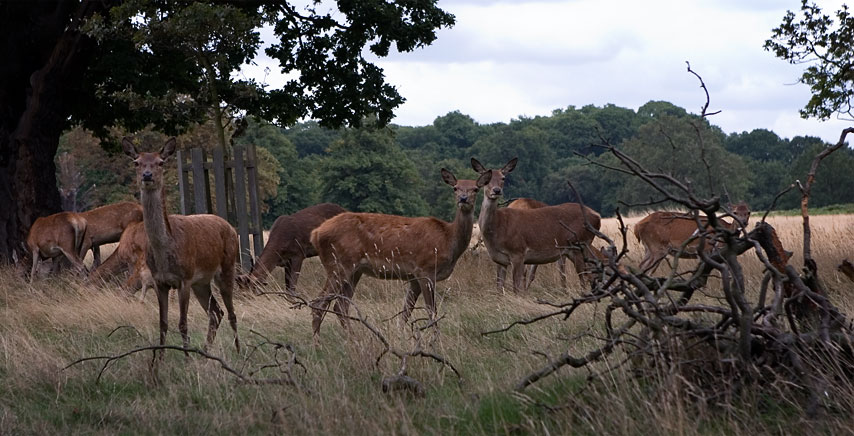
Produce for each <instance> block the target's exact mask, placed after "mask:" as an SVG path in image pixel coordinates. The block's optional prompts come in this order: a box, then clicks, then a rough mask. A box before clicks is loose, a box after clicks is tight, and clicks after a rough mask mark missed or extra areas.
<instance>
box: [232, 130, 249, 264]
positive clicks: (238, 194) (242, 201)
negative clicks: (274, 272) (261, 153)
mask: <svg viewBox="0 0 854 436" xmlns="http://www.w3.org/2000/svg"><path fill="white" fill-rule="evenodd" d="M243 151H244V150H243V146H241V145H235V146H234V200H235V201H234V203H235V211H236V212H237V234H238V235H239V236H240V264H241V265H242V266H243V269H244V270H246V271H249V269H251V267H252V254H251V253H252V252H251V250H250V249H249V216H248V214H247V213H246V212H247V211H246V168H245V167H244V162H243Z"/></svg>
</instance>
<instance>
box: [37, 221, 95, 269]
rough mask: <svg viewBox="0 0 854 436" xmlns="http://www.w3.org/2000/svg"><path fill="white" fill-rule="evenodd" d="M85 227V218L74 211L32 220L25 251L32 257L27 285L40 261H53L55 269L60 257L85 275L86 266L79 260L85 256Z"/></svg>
mask: <svg viewBox="0 0 854 436" xmlns="http://www.w3.org/2000/svg"><path fill="white" fill-rule="evenodd" d="M87 228H88V227H87V223H86V219H84V218H83V217H82V216H80V214H77V213H74V212H59V213H55V214H53V215H48V216H43V217H39V218H36V220H35V222H33V225H32V226H30V231H29V233H28V234H27V241H26V244H27V251H28V252H29V253H30V255H32V257H33V268H32V271H31V272H30V283H33V280H34V279H35V277H36V274H37V272H38V269H39V262H40V261H41V260H43V259H53V260H54V262H55V263H54V266H57V265H58V264H57V263H56V261H57V260H58V259H57V258H60V257H61V256H64V257H65V258H66V259H68V260H69V261H70V262H71V264H72V265H74V267H75V268H76V269H77V270H78V271H81V272H85V271H86V267H85V266H84V265H83V261H82V260H81V259H82V257H83V254H84V253H85V250H83V240H84V239H85V238H86V234H87V233H86V232H87Z"/></svg>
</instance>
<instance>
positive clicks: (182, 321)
mask: <svg viewBox="0 0 854 436" xmlns="http://www.w3.org/2000/svg"><path fill="white" fill-rule="evenodd" d="M190 288H191V285H190V283H189V282H188V281H185V282H183V283H181V287H180V288H179V289H178V331H179V332H181V342H182V344H183V345H184V348H190V335H189V334H188V333H187V310H188V309H189V308H190ZM184 354H185V355H186V356H189V355H190V354H189V353H187V352H186V351H185V352H184Z"/></svg>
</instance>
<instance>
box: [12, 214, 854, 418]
mask: <svg viewBox="0 0 854 436" xmlns="http://www.w3.org/2000/svg"><path fill="white" fill-rule="evenodd" d="M635 220H636V219H635ZM631 221H632V220H629V222H631ZM770 221H771V223H772V225H774V226H775V227H776V228H777V230H778V233H779V234H780V237H781V239H782V240H783V244H784V245H785V247H786V248H787V249H789V250H792V251H794V252H796V256H795V258H794V259H793V260H792V262H794V264H795V265H797V264H799V262H800V259H801V258H800V253H799V252H800V245H801V241H800V238H801V236H800V234H801V233H800V228H799V226H800V220H799V219H797V218H786V217H774V218H772V219H771V220H770ZM603 228H604V230H605V232H606V233H608V234H609V235H611V236H612V237H616V236H617V228H616V223H615V222H614V221H613V220H604V221H603ZM852 228H854V217H849V216H817V217H813V247H814V248H813V251H814V257H815V258H816V259H817V261H818V263H819V266H820V272H821V274H822V277H823V278H824V279H825V280H826V281H827V283H828V285H829V287H830V288H832V289H833V290H834V292H833V293H832V294H831V298H832V299H833V301H834V303H836V304H838V305H839V306H840V307H842V308H843V309H844V310H847V311H849V312H854V311H852V310H851V306H852V304H854V303H852V301H851V300H852V299H851V298H850V297H849V295H851V291H852V288H854V286H852V285H851V284H850V283H849V282H847V281H845V279H843V278H842V277H841V276H840V275H839V274H837V273H836V272H835V269H834V266H835V265H836V264H837V263H838V262H839V261H840V260H841V259H842V258H844V257H846V256H851V255H850V254H849V253H848V244H847V243H845V242H844V241H849V240H851V236H852V235H851V233H852ZM628 242H629V249H630V259H629V261H630V262H634V263H635V264H637V262H639V260H640V258H641V256H642V254H643V253H642V250H641V247H639V246H638V243H637V240H636V238H635V237H634V235H633V234H631V233H630V234H629V238H628ZM754 257H755V256H753V255H752V254H747V255H745V256H743V257H742V259H743V263H744V266H745V275H746V276H747V277H748V278H749V280H748V285H749V286H750V287H753V288H756V287H758V283H759V280H760V278H761V266H760V264H759V263H758V262H757V261H756V260H755V258H754ZM851 257H854V256H851ZM682 262H683V266H682V268H688V265H687V264H688V263H693V262H695V261H691V260H683V261H682ZM665 268H666V267H665V266H662V270H661V271H664V269H665ZM276 278H277V280H278V283H282V277H281V271H279V272H277V273H276ZM323 280H324V277H323V273H322V269H321V267H320V265H319V263H318V262H316V259H310V260H309V261H307V262H306V263H305V266H304V269H303V273H302V276H301V277H300V282H299V291H300V292H302V293H303V294H305V295H308V296H313V295H317V294H319V293H320V290H321V287H322V285H323ZM558 283H559V278H558V274H557V268H556V267H554V266H546V267H543V268H540V271H539V272H538V276H537V281H536V282H535V283H534V285H533V286H532V288H531V289H530V290H529V293H528V294H526V295H514V294H504V293H500V292H498V291H497V290H496V289H495V267H494V265H493V264H492V263H491V261H489V259H488V257H487V256H486V255H485V254H481V255H471V254H466V255H464V257H463V258H462V259H460V262H459V264H458V266H457V269H456V271H455V272H454V274H453V275H452V276H451V278H450V279H448V280H447V281H444V282H440V283H439V284H438V286H437V294H438V297H437V300H438V302H439V310H440V314H441V315H442V316H443V318H442V320H441V322H440V331H441V333H440V335H439V337H438V339H437V340H436V342H435V343H434V345H433V348H432V351H434V352H436V353H437V354H440V355H442V356H444V357H445V358H447V359H448V360H449V361H450V362H451V363H453V365H454V366H455V367H456V368H457V369H458V370H459V371H460V373H461V374H462V379H461V380H458V379H457V377H456V376H455V375H454V374H453V372H452V371H449V370H447V369H443V368H442V367H441V365H439V364H437V363H435V362H432V361H429V360H427V359H418V358H413V359H410V360H409V362H408V374H409V375H411V376H412V377H414V378H416V379H418V380H419V381H421V382H422V383H424V385H425V386H426V387H427V394H426V396H425V397H423V398H418V397H415V396H412V395H409V394H405V393H397V394H391V395H389V394H385V393H383V392H382V389H381V383H380V382H381V379H382V378H383V377H384V376H388V375H392V374H394V373H396V372H397V370H398V368H399V361H398V360H397V359H396V358H394V357H392V356H386V357H384V358H383V359H382V360H381V361H380V363H379V365H376V363H375V362H376V359H377V357H378V356H379V355H380V353H381V351H382V346H381V344H380V343H379V341H377V340H376V339H374V338H372V337H371V335H370V333H369V332H368V331H367V330H365V329H363V328H361V327H359V326H358V325H355V324H354V325H353V332H354V333H353V335H352V336H348V335H347V334H346V333H345V332H344V330H343V329H342V328H341V327H340V326H339V325H338V323H337V322H336V321H335V319H334V317H329V318H328V319H327V320H326V322H325V323H324V326H323V328H322V331H321V334H320V336H319V338H318V339H319V340H318V344H314V343H313V340H312V334H311V325H310V324H311V323H310V314H309V311H308V310H307V309H305V308H299V309H294V308H292V307H291V305H290V304H289V303H288V302H286V301H284V300H283V299H281V298H278V297H276V296H260V297H257V296H252V295H250V294H248V293H245V292H244V293H242V294H241V295H239V296H238V299H237V302H236V308H237V313H238V319H239V329H240V335H241V339H242V340H243V343H244V349H243V350H242V352H241V353H240V354H238V353H236V352H235V351H234V349H233V347H232V345H231V339H232V335H231V331H230V329H229V328H227V326H226V327H221V328H220V330H219V332H218V336H217V339H216V342H215V344H214V346H213V348H212V350H211V351H212V352H213V353H214V354H217V355H220V356H223V357H224V358H225V359H226V361H227V362H228V363H229V364H230V365H231V366H232V367H234V368H237V369H240V370H242V371H244V373H247V374H248V373H249V372H250V370H254V371H257V372H256V375H259V376H265V377H277V376H279V375H280V374H279V373H277V372H276V371H277V370H276V369H275V368H268V369H261V368H262V367H263V366H264V365H267V364H270V363H272V362H274V359H275V358H276V357H277V356H278V357H280V358H281V357H283V356H284V354H282V353H283V351H282V350H278V351H277V350H275V349H274V348H273V347H271V346H269V345H265V346H260V347H258V348H253V347H254V346H257V345H258V344H260V343H261V342H263V340H262V339H261V338H260V336H257V335H255V334H253V333H252V331H255V332H259V333H261V334H263V335H264V336H266V337H268V338H270V339H272V340H274V341H277V342H281V343H287V344H290V345H292V346H293V347H294V349H295V351H296V354H297V357H298V359H299V362H300V363H301V364H302V365H303V366H304V368H305V369H304V370H303V369H301V368H297V370H296V372H295V375H296V378H297V380H298V382H299V383H300V385H301V386H302V388H301V389H297V388H294V387H290V386H281V385H261V386H258V385H248V384H243V383H239V382H238V381H237V380H236V378H235V377H234V376H232V375H230V374H228V373H227V372H225V371H223V370H222V369H221V368H220V367H219V366H218V364H216V363H214V362H210V361H206V360H204V359H202V358H199V357H190V358H185V357H184V356H183V355H182V354H179V353H168V354H167V355H166V357H165V359H164V361H163V363H161V364H160V369H159V383H155V382H154V380H153V379H152V377H151V372H150V368H149V364H150V361H151V354H150V353H142V354H137V355H132V356H129V357H127V358H124V359H122V360H120V361H117V362H115V363H114V364H112V365H111V366H110V367H108V368H107V369H106V371H105V372H104V375H103V377H102V378H101V380H100V382H99V383H96V377H97V374H98V372H99V371H100V370H101V368H102V365H103V362H87V363H81V364H78V365H75V366H72V367H70V368H68V369H63V368H64V367H65V366H66V365H68V364H69V363H70V362H72V361H74V360H75V359H78V358H80V357H84V356H98V355H113V354H118V353H120V352H123V351H127V350H130V349H133V348H135V347H138V346H144V345H150V344H155V343H156V342H157V334H158V333H157V332H158V327H157V322H156V320H157V305H156V301H155V296H154V295H151V293H149V295H148V296H147V297H146V299H145V301H143V302H140V301H138V300H137V299H135V297H131V296H128V295H127V294H126V293H125V292H124V291H122V290H120V289H118V288H117V287H115V286H114V285H107V286H104V287H97V286H91V285H84V284H82V283H81V280H79V279H78V278H76V277H72V276H62V277H52V278H46V279H43V280H39V281H37V282H36V283H35V284H33V285H32V286H31V285H29V284H27V283H26V282H25V281H24V280H23V279H22V278H21V277H20V276H19V275H18V273H17V271H16V270H15V269H13V268H3V269H0V314H2V316H0V434H19V433H39V434H43V433H64V434H65V433H87V434H90V433H94V434H116V433H152V434H162V433H203V432H213V431H216V432H229V433H272V432H277V433H294V434H319V433H322V434H376V433H381V434H411V433H427V434H449V433H450V434H510V433H514V434H517V433H533V434H546V433H549V434H566V433H581V434H603V433H604V434H636V433H642V432H655V433H656V434H660V433H663V434H708V433H713V434H718V433H732V432H736V431H737V432H763V433H768V432H778V431H780V432H797V431H808V430H815V429H819V430H822V431H827V432H838V431H847V430H848V429H850V428H851V425H852V424H854V420H852V419H851V418H850V416H851V415H850V413H848V414H847V415H846V414H845V413H840V412H839V411H831V412H829V413H828V414H827V415H826V417H825V419H823V420H822V421H821V422H819V423H816V422H807V421H805V420H803V419H801V418H800V416H801V414H800V410H799V409H798V408H797V401H796V399H791V400H789V399H787V398H788V397H786V396H785V395H781V396H779V397H769V398H766V397H765V396H766V395H767V394H766V393H764V392H757V393H756V394H755V395H754V394H753V393H751V392H747V393H745V395H743V396H742V397H740V398H735V399H732V401H731V402H730V403H729V404H730V406H729V407H728V408H721V407H719V406H714V407H713V406H710V405H706V404H703V403H698V402H696V401H689V400H687V399H686V398H684V397H683V396H682V395H683V394H682V392H684V391H683V390H682V389H679V386H678V385H679V383H680V381H679V379H678V377H665V376H663V377H661V378H658V379H634V378H632V375H631V374H630V373H629V372H627V371H626V370H623V369H620V370H618V371H616V372H613V373H607V372H602V371H604V369H605V368H606V367H607V366H608V365H609V364H614V363H616V359H618V356H614V357H612V359H609V360H607V361H606V362H603V363H602V364H599V365H595V366H594V368H593V369H594V370H595V371H597V372H601V374H600V375H599V376H597V377H596V378H595V381H593V382H590V383H588V382H586V381H585V380H586V378H587V376H588V375H589V372H588V371H587V370H572V369H563V370H561V371H559V372H558V373H556V374H555V375H553V376H552V377H550V378H548V379H545V380H542V381H541V382H539V383H537V384H536V385H534V386H532V387H530V388H529V389H528V390H526V391H525V392H524V393H522V394H516V393H512V387H513V386H514V385H515V383H516V382H517V381H518V380H520V379H521V378H522V377H524V376H525V375H527V374H528V373H530V372H531V371H533V370H535V369H539V368H540V367H542V366H543V365H545V364H546V363H547V362H548V359H549V358H551V357H554V356H556V355H557V354H559V353H561V352H564V351H566V350H572V351H573V353H575V354H581V353H582V352H583V350H584V349H585V347H589V346H590V344H589V343H588V340H587V339H583V338H581V336H580V335H581V334H582V333H596V332H598V331H599V330H600V329H601V317H602V310H603V308H597V307H586V308H584V309H583V311H582V312H581V313H578V314H576V315H574V316H573V318H572V320H571V321H572V322H565V321H562V320H557V319H555V320H548V321H545V322H541V323H537V324H535V325H531V326H526V327H518V328H514V329H512V330H510V331H508V332H507V333H504V334H497V335H490V336H483V335H481V333H482V332H484V331H487V330H491V329H495V328H499V327H502V326H505V325H508V324H509V323H511V322H513V321H515V320H518V319H522V318H526V317H531V316H535V315H538V314H541V313H543V312H545V311H547V310H548V309H547V308H544V307H543V306H542V305H540V304H537V303H536V302H535V299H536V298H541V299H546V300H551V301H564V300H567V299H568V298H569V297H570V296H572V295H578V294H579V293H580V292H581V289H580V284H579V283H578V281H577V279H576V278H574V277H572V278H571V279H570V283H571V287H572V289H570V290H569V291H568V292H567V291H564V290H561V289H558ZM716 286H718V285H717V284H716V283H711V284H710V286H709V288H708V289H706V290H705V291H704V293H705V294H706V295H705V296H704V297H702V298H717V295H716V294H715V292H716ZM275 289H280V288H277V287H276V285H275V283H272V282H271V285H270V289H268V290H275ZM404 292H405V286H404V284H403V283H402V282H397V281H379V280H373V279H364V280H363V281H362V282H361V283H360V284H359V286H358V288H357V290H356V295H355V299H354V300H355V304H356V305H358V307H359V309H360V310H361V311H362V313H363V314H364V315H365V316H366V317H367V319H368V320H369V321H370V322H371V323H372V324H373V325H376V326H377V327H378V328H379V329H380V330H381V331H382V332H383V334H384V335H385V336H386V337H387V338H388V339H389V340H390V341H391V342H392V344H393V345H394V346H396V347H398V348H403V349H406V348H407V347H410V346H411V344H412V341H411V339H410V337H409V335H408V334H407V333H406V331H405V330H403V329H401V328H400V326H399V325H398V321H397V319H390V318H392V317H393V316H394V315H395V314H396V313H397V312H398V311H399V310H400V309H401V308H402V305H403V295H404ZM419 303H420V302H419ZM420 306H421V307H423V303H421V304H420ZM170 309H171V311H170V333H169V338H168V343H169V344H172V345H178V344H180V336H179V335H178V334H177V301H176V299H175V298H174V295H173V298H172V300H171V304H170ZM421 310H422V311H421V312H420V314H421V315H423V314H424V312H423V309H421ZM206 323H207V320H206V316H205V315H204V313H202V311H201V310H200V309H199V307H198V304H197V303H191V308H190V314H189V329H190V333H191V336H192V338H191V343H192V344H193V345H194V346H201V345H202V344H203V342H204V337H203V335H204V332H205V331H206V328H205V326H206ZM276 353H278V354H276ZM851 393H852V396H854V389H852V390H851ZM754 397H755V398H754ZM848 412H850V411H848Z"/></svg>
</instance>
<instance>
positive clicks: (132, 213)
mask: <svg viewBox="0 0 854 436" xmlns="http://www.w3.org/2000/svg"><path fill="white" fill-rule="evenodd" d="M80 216H82V217H83V218H84V219H86V223H87V225H88V231H87V232H86V234H87V237H86V238H85V240H84V241H83V253H86V252H87V251H89V249H90V248H91V249H92V257H93V258H94V260H93V263H92V266H93V267H95V268H97V267H98V265H100V264H101V249H100V246H101V245H103V244H110V243H113V242H119V239H120V238H121V236H122V232H124V231H125V229H126V228H127V227H128V226H129V225H130V224H132V223H138V222H142V206H141V205H140V204H139V203H137V202H135V201H123V202H121V203H115V204H108V205H106V206H101V207H97V208H95V209H92V210H89V211H86V212H80Z"/></svg>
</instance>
